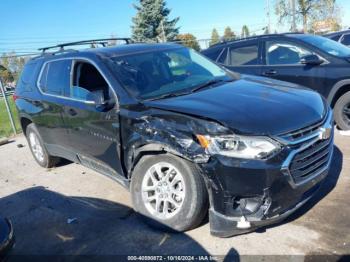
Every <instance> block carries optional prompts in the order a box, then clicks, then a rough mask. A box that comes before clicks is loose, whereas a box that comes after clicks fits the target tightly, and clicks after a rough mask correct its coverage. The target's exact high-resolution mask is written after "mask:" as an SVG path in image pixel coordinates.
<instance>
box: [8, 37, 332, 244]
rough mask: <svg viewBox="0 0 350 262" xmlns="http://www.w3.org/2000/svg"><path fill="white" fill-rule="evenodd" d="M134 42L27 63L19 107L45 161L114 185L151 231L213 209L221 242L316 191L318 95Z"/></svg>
mask: <svg viewBox="0 0 350 262" xmlns="http://www.w3.org/2000/svg"><path fill="white" fill-rule="evenodd" d="M127 42H128V44H125V45H118V46H116V47H108V48H92V49H87V50H79V51H77V50H71V49H69V50H65V49H64V47H65V46H68V44H66V45H60V46H58V47H59V48H60V49H61V50H60V51H57V52H48V48H45V49H44V50H43V51H44V52H43V54H42V55H40V56H38V57H35V58H33V59H31V60H30V61H29V62H28V63H27V64H26V65H25V68H24V71H23V73H22V75H21V78H20V80H19V81H18V84H17V87H16V92H15V95H14V99H15V101H16V106H17V108H18V111H19V117H20V122H21V125H22V129H23V132H24V134H25V136H26V137H27V140H28V143H29V145H30V149H31V151H32V154H33V156H34V158H35V160H36V161H37V162H38V164H39V165H41V166H42V167H46V168H48V167H52V166H54V165H55V164H57V163H58V162H59V161H60V159H61V158H65V159H69V160H71V161H73V162H76V163H80V164H82V165H84V166H87V167H89V168H92V169H94V170H96V171H97V172H99V173H102V174H104V175H107V176H109V177H111V178H112V179H114V180H116V181H118V182H119V183H121V184H122V185H123V186H125V187H126V188H128V189H129V190H130V192H131V195H132V201H133V206H134V209H135V210H136V211H137V212H138V213H140V214H142V215H143V217H144V218H145V220H146V221H147V222H148V223H150V224H152V225H154V226H160V227H162V228H166V229H173V230H176V231H185V230H189V229H191V228H194V227H196V226H198V225H199V224H200V223H201V222H202V220H203V218H204V216H205V215H206V214H207V212H208V210H209V220H210V228H211V233H212V234H214V235H216V236H220V237H228V236H232V235H237V234H241V233H244V232H249V231H252V230H254V229H256V228H258V227H261V226H264V225H267V224H271V223H275V222H277V221H280V220H282V219H283V218H285V217H286V216H288V215H289V214H291V213H292V212H293V211H295V210H296V209H297V208H299V207H300V206H301V205H302V204H303V203H305V202H306V201H307V200H308V199H310V197H311V196H312V195H313V194H314V193H315V192H316V191H317V189H318V188H319V186H320V184H321V183H322V181H323V180H324V178H325V177H326V175H327V173H328V170H329V166H330V162H331V159H332V153H333V117H332V111H331V109H330V107H329V106H328V105H327V103H326V101H325V100H324V99H323V98H322V97H321V96H320V95H319V94H317V93H315V92H313V91H310V90H309V89H306V88H303V87H300V86H297V85H295V84H289V83H286V82H281V81H277V80H272V79H267V78H262V77H255V76H243V75H239V74H235V73H232V72H229V71H227V70H226V69H224V68H222V67H220V66H218V65H216V64H214V63H213V62H211V61H210V60H208V59H207V58H205V57H203V56H202V55H200V54H198V53H196V52H195V51H193V50H191V49H188V48H185V47H183V46H180V45H177V44H172V43H169V44H142V43H139V44H134V43H129V41H127ZM93 43H94V44H96V43H98V41H96V40H95V41H94V42H93ZM71 44H72V43H70V45H71ZM79 44H89V42H88V41H86V42H81V43H79Z"/></svg>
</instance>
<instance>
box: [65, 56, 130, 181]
mask: <svg viewBox="0 0 350 262" xmlns="http://www.w3.org/2000/svg"><path fill="white" fill-rule="evenodd" d="M101 72H102V70H99V69H98V67H97V66H96V65H95V64H94V63H93V62H92V61H89V60H85V59H79V60H74V61H73V66H72V74H71V76H72V78H71V86H70V100H68V101H67V103H66V105H65V108H64V122H65V124H66V126H67V128H68V136H69V143H70V147H71V148H72V150H74V152H76V154H77V155H78V157H79V159H80V161H81V162H82V164H84V165H86V166H88V167H90V168H93V169H95V170H97V171H99V172H101V173H103V174H105V175H109V176H113V177H115V178H118V177H119V176H120V175H122V174H123V172H122V168H121V162H120V136H119V135H120V130H119V112H118V109H117V106H116V105H117V97H116V94H115V93H114V91H113V89H112V88H111V87H110V85H109V84H108V79H106V78H105V76H104V75H103V74H102V73H101ZM92 93H102V94H103V97H104V100H105V101H109V103H110V105H109V106H108V107H103V108H99V107H96V105H95V104H94V103H93V101H90V100H91V98H90V97H91V94H92Z"/></svg>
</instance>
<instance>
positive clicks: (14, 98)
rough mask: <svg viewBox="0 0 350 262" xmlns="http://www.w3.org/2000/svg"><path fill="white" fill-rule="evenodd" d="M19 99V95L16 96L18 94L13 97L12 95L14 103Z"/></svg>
mask: <svg viewBox="0 0 350 262" xmlns="http://www.w3.org/2000/svg"><path fill="white" fill-rule="evenodd" d="M17 98H19V96H18V95H16V94H13V95H12V99H13V101H14V102H16V100H17Z"/></svg>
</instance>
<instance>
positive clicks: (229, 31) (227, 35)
mask: <svg viewBox="0 0 350 262" xmlns="http://www.w3.org/2000/svg"><path fill="white" fill-rule="evenodd" d="M235 38H236V35H235V33H234V32H233V31H232V29H231V27H229V26H228V27H226V28H225V31H224V39H225V40H226V41H227V40H234V39H235Z"/></svg>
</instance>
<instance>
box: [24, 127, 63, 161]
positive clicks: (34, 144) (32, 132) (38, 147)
mask: <svg viewBox="0 0 350 262" xmlns="http://www.w3.org/2000/svg"><path fill="white" fill-rule="evenodd" d="M26 138H27V141H28V145H29V147H30V151H31V152H32V155H33V157H34V159H35V160H36V162H37V163H38V164H39V165H40V166H42V167H45V168H51V167H53V166H55V165H56V164H57V163H58V162H59V161H60V158H59V157H55V156H51V155H50V154H49V152H48V151H47V149H46V148H45V145H44V142H43V140H42V138H41V136H40V134H39V132H38V130H37V128H36V126H35V125H34V124H33V123H31V124H29V125H28V126H27V129H26Z"/></svg>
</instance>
